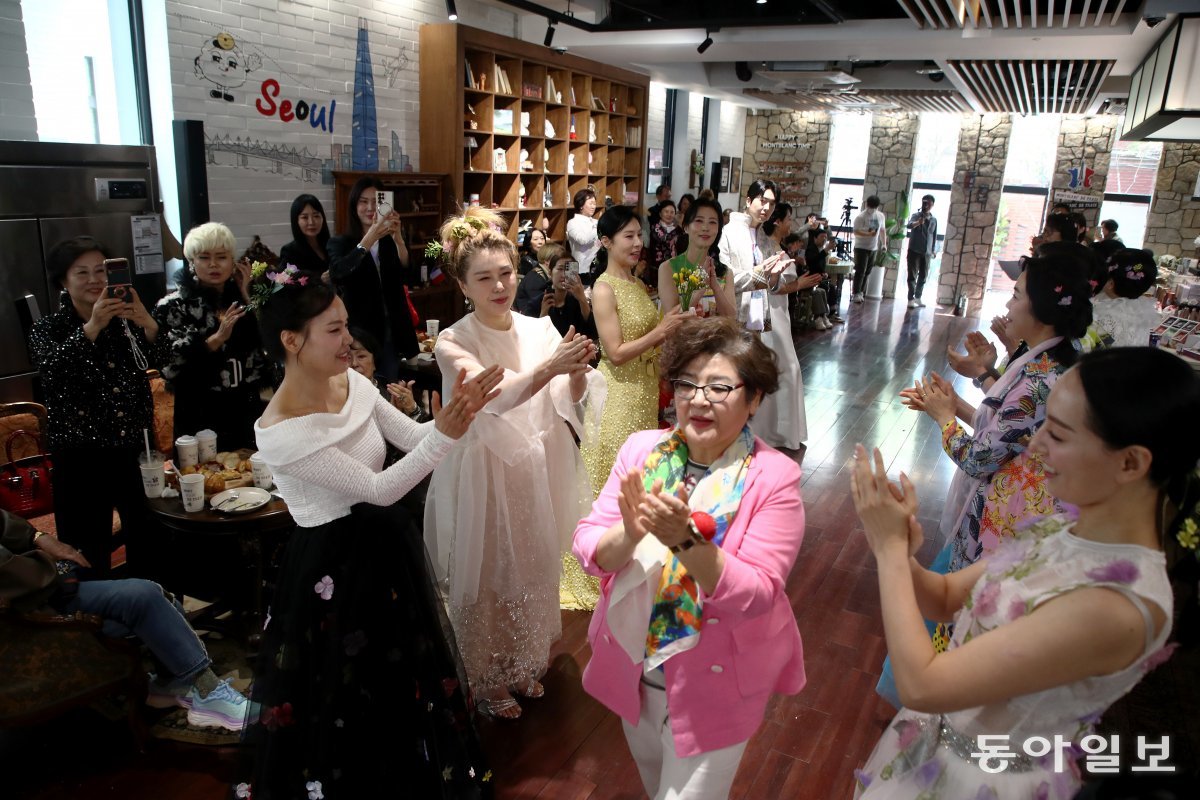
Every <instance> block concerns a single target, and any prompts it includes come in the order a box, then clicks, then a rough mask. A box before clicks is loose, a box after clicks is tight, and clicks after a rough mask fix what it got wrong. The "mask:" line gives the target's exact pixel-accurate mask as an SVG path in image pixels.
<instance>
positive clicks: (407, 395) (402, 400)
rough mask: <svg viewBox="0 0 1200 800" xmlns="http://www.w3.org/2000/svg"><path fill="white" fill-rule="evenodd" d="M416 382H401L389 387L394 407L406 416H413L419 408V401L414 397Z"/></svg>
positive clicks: (391, 384) (390, 384)
mask: <svg viewBox="0 0 1200 800" xmlns="http://www.w3.org/2000/svg"><path fill="white" fill-rule="evenodd" d="M415 383H416V381H408V382H405V381H400V382H398V383H389V384H388V385H387V391H388V394H389V395H390V396H391V398H392V405H393V406H395V407H396V408H397V409H399V410H400V411H403V412H404V413H405V414H411V413H412V412H413V411H414V410H415V409H416V407H417V399H416V398H415V397H414V396H413V385H414V384H415Z"/></svg>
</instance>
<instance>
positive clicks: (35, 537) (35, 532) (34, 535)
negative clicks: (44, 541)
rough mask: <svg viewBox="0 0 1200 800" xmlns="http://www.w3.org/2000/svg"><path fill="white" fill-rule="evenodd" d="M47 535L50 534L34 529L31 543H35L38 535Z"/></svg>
mask: <svg viewBox="0 0 1200 800" xmlns="http://www.w3.org/2000/svg"><path fill="white" fill-rule="evenodd" d="M49 535H50V534H48V533H46V532H45V531H34V532H33V543H34V545H36V544H37V540H38V539H39V538H40V537H42V536H49Z"/></svg>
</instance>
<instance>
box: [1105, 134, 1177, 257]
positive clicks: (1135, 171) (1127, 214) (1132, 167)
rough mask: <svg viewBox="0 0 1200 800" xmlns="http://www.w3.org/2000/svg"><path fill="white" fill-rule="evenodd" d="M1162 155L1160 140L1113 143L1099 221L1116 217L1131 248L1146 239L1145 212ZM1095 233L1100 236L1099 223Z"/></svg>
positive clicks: (1118, 229) (1152, 194) (1152, 193)
mask: <svg viewBox="0 0 1200 800" xmlns="http://www.w3.org/2000/svg"><path fill="white" fill-rule="evenodd" d="M1161 156H1162V143H1161V142H1123V141H1118V142H1116V143H1115V144H1114V145H1113V150H1112V154H1111V155H1110V156H1109V161H1108V180H1107V182H1106V183H1105V184H1104V202H1103V203H1102V204H1101V205H1100V217H1099V220H1106V219H1112V220H1116V222H1117V226H1118V227H1117V236H1119V237H1120V238H1121V241H1123V242H1124V243H1125V244H1126V245H1127V246H1129V247H1141V246H1142V242H1143V241H1144V240H1145V238H1146V215H1147V214H1148V213H1149V212H1150V201H1151V199H1152V198H1153V196H1154V182H1155V179H1156V178H1157V177H1158V160H1159V158H1160V157H1161ZM1099 220H1097V221H1099ZM1093 235H1094V237H1095V238H1097V239H1098V238H1100V226H1099V225H1097V226H1096V229H1095V231H1094V232H1093Z"/></svg>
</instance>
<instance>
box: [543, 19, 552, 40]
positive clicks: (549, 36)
mask: <svg viewBox="0 0 1200 800" xmlns="http://www.w3.org/2000/svg"><path fill="white" fill-rule="evenodd" d="M554 31H555V27H554V20H552V19H549V18H547V19H546V38H544V39H542V44H544V45H546V47H549V46H550V45H552V44H554Z"/></svg>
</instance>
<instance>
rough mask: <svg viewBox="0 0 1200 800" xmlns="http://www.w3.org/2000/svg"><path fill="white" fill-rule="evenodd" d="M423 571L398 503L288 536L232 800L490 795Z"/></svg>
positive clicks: (439, 612) (461, 680) (419, 549)
mask: <svg viewBox="0 0 1200 800" xmlns="http://www.w3.org/2000/svg"><path fill="white" fill-rule="evenodd" d="M431 572H432V570H431V567H430V565H429V562H428V557H427V556H426V553H425V547H424V544H423V543H422V541H421V539H420V537H419V535H418V534H417V532H416V531H415V529H414V527H413V525H412V523H411V520H410V518H409V516H408V514H407V513H406V512H405V511H404V509H403V508H401V507H400V506H399V505H396V506H392V507H390V508H380V507H378V506H370V505H366V504H360V505H357V506H355V507H354V509H353V511H352V513H351V515H350V516H348V517H343V518H342V519H338V520H335V521H333V522H330V523H327V524H325V525H321V526H319V527H316V528H298V529H297V530H296V531H295V533H294V534H293V535H292V538H291V539H290V541H289V542H288V544H287V547H286V550H285V552H284V555H283V559H282V563H281V565H280V571H279V579H278V582H277V588H276V593H275V600H274V602H273V603H272V605H271V608H270V617H269V619H268V622H267V624H266V626H265V630H264V632H263V644H262V649H261V651H260V654H259V659H258V665H257V667H256V670H255V680H254V684H253V686H252V687H251V701H252V703H254V704H256V706H257V707H258V709H259V717H258V720H257V722H255V723H254V724H251V725H248V726H247V728H246V730H245V734H244V737H243V741H244V746H245V749H246V756H247V761H249V760H251V759H252V762H253V763H252V765H251V764H250V763H246V764H244V770H245V774H244V775H243V776H239V778H238V780H237V782H235V784H234V796H235V797H236V796H239V792H240V793H241V795H240V796H242V797H246V796H249V797H252V798H253V799H254V800H284V799H285V798H286V799H287V800H291V798H300V799H301V800H308V798H314V797H324V798H326V799H327V800H339V799H340V798H385V797H399V798H420V799H421V800H425V799H426V798H431V799H432V800H438V799H439V798H441V799H447V798H454V799H455V800H458V799H459V798H462V799H464V800H465V799H470V800H473V799H474V798H487V797H490V796H491V794H492V791H491V786H492V775H491V772H490V771H489V769H488V767H487V765H486V763H485V761H484V758H483V754H482V751H481V749H480V747H479V741H478V738H477V736H476V734H475V730H474V727H473V725H472V721H471V713H470V707H469V693H468V687H467V684H466V678H465V675H464V673H463V670H462V667H461V661H460V660H459V658H458V653H457V651H456V649H455V646H454V639H453V634H452V633H451V628H450V624H449V621H448V620H447V618H446V616H445V612H444V610H443V607H442V604H441V602H440V600H439V599H438V597H437V595H436V593H435V591H434V589H433V586H432V583H431V580H430V575H431ZM256 706H252V708H255V707H256Z"/></svg>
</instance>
